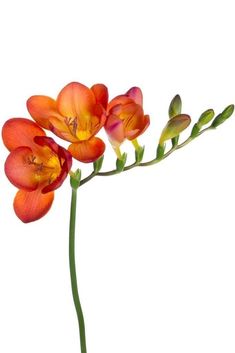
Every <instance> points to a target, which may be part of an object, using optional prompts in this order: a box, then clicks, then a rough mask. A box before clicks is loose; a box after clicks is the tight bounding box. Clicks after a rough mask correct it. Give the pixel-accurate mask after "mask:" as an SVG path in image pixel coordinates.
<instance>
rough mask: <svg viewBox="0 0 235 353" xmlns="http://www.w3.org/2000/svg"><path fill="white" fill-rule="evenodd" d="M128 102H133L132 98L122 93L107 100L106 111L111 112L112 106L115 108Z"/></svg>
mask: <svg viewBox="0 0 235 353" xmlns="http://www.w3.org/2000/svg"><path fill="white" fill-rule="evenodd" d="M130 103H133V99H132V98H130V97H128V96H127V95H125V94H123V95H120V96H117V97H115V98H113V99H112V100H111V101H110V102H109V104H108V108H107V111H108V113H110V114H113V108H115V107H116V106H117V105H125V104H130Z"/></svg>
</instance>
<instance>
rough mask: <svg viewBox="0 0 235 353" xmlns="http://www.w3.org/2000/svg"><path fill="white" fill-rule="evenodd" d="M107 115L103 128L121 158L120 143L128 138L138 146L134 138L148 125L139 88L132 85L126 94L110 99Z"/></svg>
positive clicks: (147, 117)
mask: <svg viewBox="0 0 235 353" xmlns="http://www.w3.org/2000/svg"><path fill="white" fill-rule="evenodd" d="M107 112H108V117H107V121H106V124H105V130H106V132H107V134H108V136H109V139H110V142H111V144H112V146H113V148H114V150H115V152H116V154H117V156H118V158H121V152H120V148H119V147H120V145H121V143H122V142H123V141H124V140H125V139H128V140H130V141H132V142H133V144H134V146H135V147H136V148H138V142H137V140H136V138H137V137H138V136H139V135H141V134H142V133H143V132H144V131H145V130H146V129H147V127H148V126H149V123H150V119H149V115H144V111H143V95H142V92H141V89H140V88H138V87H132V88H131V89H130V90H129V91H127V93H126V94H123V95H120V96H117V97H115V98H114V99H112V100H111V101H110V102H109V104H108V107H107Z"/></svg>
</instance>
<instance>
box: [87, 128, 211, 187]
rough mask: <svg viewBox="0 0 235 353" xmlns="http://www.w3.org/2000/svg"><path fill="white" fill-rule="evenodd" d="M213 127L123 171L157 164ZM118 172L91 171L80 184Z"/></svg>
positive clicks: (117, 172) (115, 170) (114, 170)
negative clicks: (159, 156) (157, 156)
mask: <svg viewBox="0 0 235 353" xmlns="http://www.w3.org/2000/svg"><path fill="white" fill-rule="evenodd" d="M211 129H213V126H208V127H207V128H205V129H203V130H201V131H200V132H198V134H197V136H194V137H191V136H189V137H188V138H187V139H186V140H185V141H184V142H182V143H181V144H179V145H174V146H173V147H172V148H171V149H170V150H169V151H168V152H166V153H165V154H164V155H163V156H162V157H161V158H159V159H158V158H154V159H152V160H150V161H148V162H142V163H137V162H135V163H132V164H130V165H128V166H126V167H125V168H124V169H123V171H124V172H125V171H127V170H130V169H133V168H135V167H147V166H150V165H154V164H157V163H159V162H161V161H162V160H163V159H165V158H167V157H168V156H170V155H171V154H172V153H173V152H174V151H176V150H178V149H180V148H182V147H184V146H186V145H187V144H188V143H190V142H191V141H193V140H194V139H195V138H197V137H198V136H200V135H202V134H203V133H204V132H206V131H208V130H211ZM119 173H120V172H119V171H118V170H117V169H113V170H110V171H108V172H99V173H94V172H92V173H91V174H90V175H88V176H87V177H86V178H84V179H83V180H81V182H80V185H83V184H86V183H87V182H88V181H89V180H91V179H93V178H94V177H95V176H96V175H97V176H110V175H115V174H119Z"/></svg>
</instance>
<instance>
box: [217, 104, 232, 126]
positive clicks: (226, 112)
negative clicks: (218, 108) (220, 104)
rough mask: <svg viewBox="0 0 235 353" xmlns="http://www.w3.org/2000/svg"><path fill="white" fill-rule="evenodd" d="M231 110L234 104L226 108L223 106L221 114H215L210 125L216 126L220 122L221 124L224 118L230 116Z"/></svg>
mask: <svg viewBox="0 0 235 353" xmlns="http://www.w3.org/2000/svg"><path fill="white" fill-rule="evenodd" d="M233 112H234V105H233V104H231V105H229V106H228V107H227V108H225V109H224V110H223V111H222V113H221V114H219V115H217V117H216V118H215V119H214V120H213V122H212V124H211V126H212V127H217V126H219V125H220V124H223V122H225V120H227V119H228V118H230V116H231V115H232V114H233Z"/></svg>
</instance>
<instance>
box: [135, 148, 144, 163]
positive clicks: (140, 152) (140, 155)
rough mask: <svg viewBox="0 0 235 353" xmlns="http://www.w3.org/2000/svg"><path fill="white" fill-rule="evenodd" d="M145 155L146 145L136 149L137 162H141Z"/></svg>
mask: <svg viewBox="0 0 235 353" xmlns="http://www.w3.org/2000/svg"><path fill="white" fill-rule="evenodd" d="M143 157H144V146H139V147H138V148H137V149H136V150H135V162H136V164H138V163H140V162H141V161H142V159H143Z"/></svg>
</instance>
